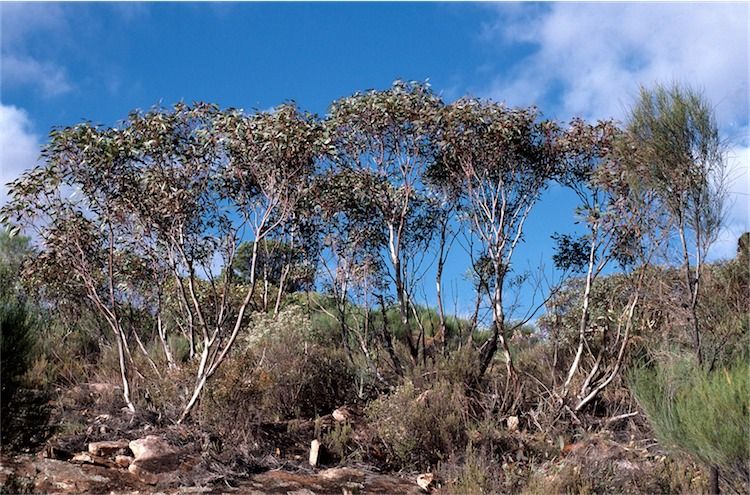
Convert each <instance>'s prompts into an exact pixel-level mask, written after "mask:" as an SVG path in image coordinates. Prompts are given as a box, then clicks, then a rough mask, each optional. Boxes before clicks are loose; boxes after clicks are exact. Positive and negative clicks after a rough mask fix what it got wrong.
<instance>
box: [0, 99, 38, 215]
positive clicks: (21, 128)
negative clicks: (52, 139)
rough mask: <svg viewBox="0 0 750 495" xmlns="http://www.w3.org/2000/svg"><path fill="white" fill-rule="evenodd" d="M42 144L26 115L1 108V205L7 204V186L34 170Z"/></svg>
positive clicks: (1, 106)
mask: <svg viewBox="0 0 750 495" xmlns="http://www.w3.org/2000/svg"><path fill="white" fill-rule="evenodd" d="M39 151H40V147H39V140H38V138H37V136H36V135H34V133H33V132H32V130H31V121H30V120H29V117H28V115H27V114H26V112H25V111H24V110H23V109H21V108H18V107H15V106H11V105H3V104H0V205H2V204H4V203H5V202H6V201H7V200H8V188H7V186H6V184H7V183H8V182H11V181H12V180H14V179H15V178H16V177H18V176H19V175H20V174H21V172H23V171H24V170H26V169H28V168H32V167H34V166H35V165H36V164H37V160H38V158H39Z"/></svg>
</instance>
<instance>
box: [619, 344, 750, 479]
mask: <svg viewBox="0 0 750 495" xmlns="http://www.w3.org/2000/svg"><path fill="white" fill-rule="evenodd" d="M630 382H631V388H632V390H633V392H634V394H635V396H636V398H637V400H638V403H639V404H640V405H641V407H642V408H643V410H644V411H645V413H646V415H647V417H648V419H649V422H650V423H651V426H652V427H653V429H654V432H655V433H656V436H657V438H659V440H660V441H661V442H662V444H663V445H665V446H667V447H670V448H673V449H676V450H679V451H682V452H686V453H688V454H690V455H692V456H694V457H695V458H696V459H698V460H699V461H700V462H702V463H704V464H705V465H707V466H716V467H718V468H719V470H720V471H721V473H722V476H723V477H724V478H725V479H727V480H728V481H729V482H730V483H732V484H739V485H740V486H743V485H744V486H745V488H746V487H747V485H745V483H747V482H748V477H749V476H750V413H749V411H750V363H749V362H747V361H742V362H738V363H736V364H735V365H733V366H731V367H727V368H721V369H718V370H715V371H713V372H711V373H706V372H704V371H703V370H702V369H701V368H699V367H698V366H696V365H694V364H693V362H692V361H691V360H689V359H687V358H675V359H672V360H670V361H669V362H665V363H659V364H657V365H656V366H655V367H652V368H645V367H642V368H638V369H636V370H634V371H633V372H632V373H631V375H630Z"/></svg>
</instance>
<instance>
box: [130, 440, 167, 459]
mask: <svg viewBox="0 0 750 495" xmlns="http://www.w3.org/2000/svg"><path fill="white" fill-rule="evenodd" d="M126 446H129V447H130V450H131V452H133V457H134V458H135V460H136V461H142V460H145V459H153V458H155V457H163V456H166V455H170V454H174V453H175V449H173V448H172V446H171V445H169V443H167V441H166V440H164V439H163V438H161V437H157V436H156V435H147V436H146V437H145V438H139V439H138V440H133V441H131V442H130V443H128V444H127V445H126Z"/></svg>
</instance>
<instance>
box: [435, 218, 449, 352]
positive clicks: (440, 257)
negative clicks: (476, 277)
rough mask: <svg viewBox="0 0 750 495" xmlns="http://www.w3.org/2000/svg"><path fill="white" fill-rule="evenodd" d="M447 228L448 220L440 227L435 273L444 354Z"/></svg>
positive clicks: (446, 338)
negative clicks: (444, 283)
mask: <svg viewBox="0 0 750 495" xmlns="http://www.w3.org/2000/svg"><path fill="white" fill-rule="evenodd" d="M446 230H447V222H445V223H443V224H442V226H441V229H440V252H439V254H438V264H437V272H436V274H435V289H436V297H437V309H438V318H439V322H440V330H439V335H440V344H441V346H442V351H443V354H445V352H446V347H447V342H448V335H447V328H446V325H445V311H444V309H443V297H442V285H443V284H442V281H443V265H444V264H445V258H444V251H445V234H446Z"/></svg>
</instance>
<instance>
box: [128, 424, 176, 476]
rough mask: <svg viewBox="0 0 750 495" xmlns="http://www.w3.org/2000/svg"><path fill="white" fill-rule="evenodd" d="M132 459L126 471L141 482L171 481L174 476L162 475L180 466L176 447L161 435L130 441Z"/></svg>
mask: <svg viewBox="0 0 750 495" xmlns="http://www.w3.org/2000/svg"><path fill="white" fill-rule="evenodd" d="M129 445H130V450H131V451H132V452H133V455H134V459H133V461H132V462H131V463H130V465H129V466H128V472H129V473H130V474H132V475H134V476H135V477H137V478H138V479H139V480H140V481H142V482H143V483H147V484H149V485H155V484H156V483H157V482H159V481H160V480H161V481H164V482H169V481H171V479H172V478H174V476H169V475H167V476H164V475H162V473H170V474H171V472H172V471H176V470H178V469H179V468H180V465H181V462H182V460H181V458H180V455H179V453H178V452H177V450H176V449H174V448H173V447H172V446H171V445H169V443H168V442H167V441H166V440H164V439H163V438H161V437H157V436H155V435H148V436H146V437H145V438H139V439H137V440H133V441H131V442H130V444H129ZM157 475H160V476H157Z"/></svg>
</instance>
